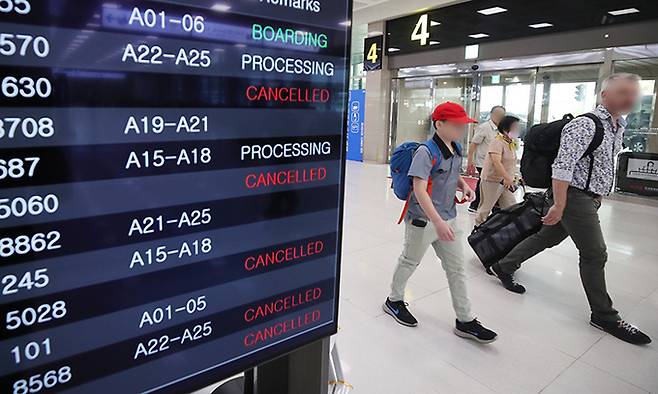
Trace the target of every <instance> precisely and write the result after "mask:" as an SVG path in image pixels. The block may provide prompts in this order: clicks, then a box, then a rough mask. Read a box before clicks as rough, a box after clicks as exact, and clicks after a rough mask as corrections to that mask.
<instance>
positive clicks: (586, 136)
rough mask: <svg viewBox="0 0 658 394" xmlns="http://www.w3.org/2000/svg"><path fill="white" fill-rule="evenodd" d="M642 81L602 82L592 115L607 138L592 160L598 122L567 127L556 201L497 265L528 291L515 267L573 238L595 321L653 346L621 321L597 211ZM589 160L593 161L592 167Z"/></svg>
mask: <svg viewBox="0 0 658 394" xmlns="http://www.w3.org/2000/svg"><path fill="white" fill-rule="evenodd" d="M639 81H640V78H639V77H638V76H637V75H635V74H613V75H611V76H610V77H608V78H606V79H605V80H604V81H603V84H602V87H601V105H599V106H598V107H597V108H596V109H595V110H594V111H592V113H593V114H594V115H596V116H597V117H598V118H599V119H600V120H601V123H602V124H603V127H604V137H603V142H602V143H601V145H600V146H599V147H598V148H597V149H596V150H595V151H594V154H593V156H592V158H590V156H585V157H583V155H584V153H585V151H586V150H587V148H588V147H589V145H590V143H591V142H592V140H593V139H594V134H595V131H596V125H595V123H594V121H593V120H592V119H590V118H587V117H578V118H576V119H574V120H573V121H571V122H570V123H569V124H567V125H566V126H565V127H564V129H563V130H562V137H561V139H560V150H559V152H558V156H557V158H556V159H555V162H554V163H553V185H552V188H551V192H552V197H551V200H552V204H553V205H552V207H551V208H550V210H549V211H548V213H547V214H546V216H545V217H544V218H543V222H544V226H543V227H542V229H541V230H540V231H539V232H538V233H537V234H535V235H533V236H531V237H529V238H527V239H526V240H525V241H523V242H521V243H520V244H519V245H517V246H516V247H515V248H514V249H513V250H512V251H511V252H510V253H509V254H508V255H507V256H506V257H505V258H503V259H502V260H501V261H499V262H498V263H496V264H494V265H493V266H492V270H493V271H494V273H495V274H496V276H497V277H498V279H500V281H501V282H502V283H503V286H505V288H506V289H508V290H510V291H513V292H515V293H524V292H525V288H524V287H523V286H522V285H520V284H518V283H516V282H515V281H514V276H513V273H514V271H516V270H518V269H519V267H521V264H522V263H523V262H524V261H526V260H527V259H529V258H530V257H532V256H534V255H536V254H537V253H539V252H541V251H543V250H544V249H546V248H550V247H553V246H555V245H557V244H559V243H560V242H562V241H563V240H564V239H565V238H567V237H571V239H572V240H573V242H574V243H575V244H576V247H577V248H578V251H579V253H580V277H581V280H582V283H583V287H584V288H585V294H586V295H587V300H588V301H589V304H590V308H591V312H592V315H591V321H590V324H591V325H592V326H594V327H596V328H599V329H601V330H603V331H605V332H608V333H609V334H611V335H614V336H615V337H617V338H619V339H621V340H623V341H626V342H629V343H633V344H638V345H639V344H648V343H650V342H651V339H650V338H649V337H648V336H647V335H645V334H644V333H642V332H641V331H640V330H639V329H638V328H637V327H634V326H633V325H631V324H629V323H627V322H625V321H624V320H622V319H621V317H620V316H619V313H618V312H617V310H615V309H614V308H613V306H612V300H611V299H610V296H609V295H608V290H607V286H606V281H605V264H606V262H607V260H608V254H607V252H606V244H605V240H604V239H603V233H602V231H601V224H600V222H599V215H598V209H599V208H600V207H601V198H602V196H607V195H609V194H610V193H611V192H612V185H613V181H614V177H615V169H614V160H615V157H616V156H617V154H618V153H619V151H620V150H621V148H622V141H623V135H624V128H625V126H626V121H625V120H624V118H622V115H625V114H628V113H629V112H631V111H632V110H633V108H634V107H635V106H636V104H637V101H638V98H639V93H640V84H639ZM590 160H594V163H593V166H590V164H592V163H590ZM590 168H592V171H591V174H590Z"/></svg>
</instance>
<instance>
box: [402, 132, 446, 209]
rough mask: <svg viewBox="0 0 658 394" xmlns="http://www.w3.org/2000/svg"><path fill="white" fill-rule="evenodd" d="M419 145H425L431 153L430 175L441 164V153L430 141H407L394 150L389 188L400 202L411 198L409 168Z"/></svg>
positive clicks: (434, 143) (432, 141)
mask: <svg viewBox="0 0 658 394" xmlns="http://www.w3.org/2000/svg"><path fill="white" fill-rule="evenodd" d="M421 145H425V146H426V147H427V149H429V150H430V153H432V157H433V161H432V173H434V172H436V171H438V168H439V164H441V157H442V155H441V151H440V150H439V147H438V145H437V144H436V142H434V140H432V139H429V140H427V141H425V142H424V143H419V142H415V141H409V142H405V143H403V144H402V145H400V146H398V147H397V148H395V150H394V151H393V155H392V156H391V178H393V182H392V184H391V188H392V189H393V193H395V196H396V197H397V198H399V199H400V200H402V201H407V200H408V199H409V197H410V196H411V189H412V185H413V182H412V180H411V178H410V177H409V168H410V167H411V161H412V160H413V158H414V154H415V153H416V150H417V149H418V148H419V147H420V146H421Z"/></svg>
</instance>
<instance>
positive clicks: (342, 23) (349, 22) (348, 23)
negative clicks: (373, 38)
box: [339, 21, 352, 26]
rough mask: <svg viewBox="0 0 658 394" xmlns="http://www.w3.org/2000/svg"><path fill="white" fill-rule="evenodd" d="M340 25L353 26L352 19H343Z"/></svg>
mask: <svg viewBox="0 0 658 394" xmlns="http://www.w3.org/2000/svg"><path fill="white" fill-rule="evenodd" d="M339 25H341V26H352V21H343V22H340V23H339Z"/></svg>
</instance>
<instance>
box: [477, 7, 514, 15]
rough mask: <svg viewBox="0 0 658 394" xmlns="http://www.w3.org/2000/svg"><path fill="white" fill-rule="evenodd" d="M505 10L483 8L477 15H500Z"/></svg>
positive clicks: (500, 8)
mask: <svg viewBox="0 0 658 394" xmlns="http://www.w3.org/2000/svg"><path fill="white" fill-rule="evenodd" d="M506 11H507V9H506V8H502V7H491V8H485V9H483V10H479V11H478V13H480V14H482V15H494V14H500V13H501V12H506Z"/></svg>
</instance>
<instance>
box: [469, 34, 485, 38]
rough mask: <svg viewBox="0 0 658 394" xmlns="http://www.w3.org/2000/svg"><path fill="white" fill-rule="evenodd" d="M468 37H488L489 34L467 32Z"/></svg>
mask: <svg viewBox="0 0 658 394" xmlns="http://www.w3.org/2000/svg"><path fill="white" fill-rule="evenodd" d="M469 37H471V38H487V37H489V35H488V34H486V33H477V34H469Z"/></svg>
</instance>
